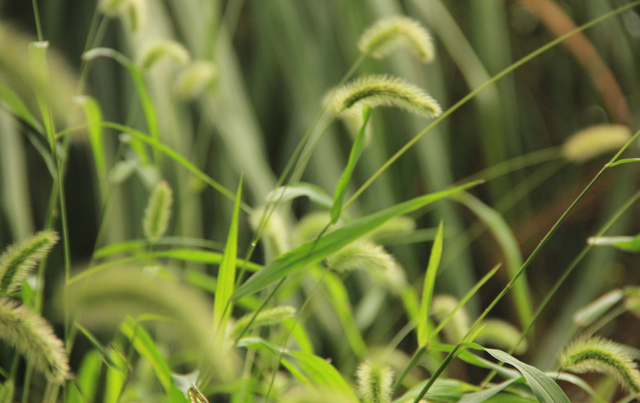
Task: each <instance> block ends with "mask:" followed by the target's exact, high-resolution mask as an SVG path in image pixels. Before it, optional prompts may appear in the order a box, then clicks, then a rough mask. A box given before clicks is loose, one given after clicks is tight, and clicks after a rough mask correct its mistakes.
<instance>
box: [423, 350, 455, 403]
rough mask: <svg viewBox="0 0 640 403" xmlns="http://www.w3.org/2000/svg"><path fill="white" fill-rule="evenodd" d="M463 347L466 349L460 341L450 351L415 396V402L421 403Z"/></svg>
mask: <svg viewBox="0 0 640 403" xmlns="http://www.w3.org/2000/svg"><path fill="white" fill-rule="evenodd" d="M461 349H464V348H463V347H462V346H460V343H458V344H456V346H455V348H454V349H453V350H452V351H451V352H450V353H449V355H447V357H446V358H445V359H444V361H442V363H441V364H440V366H439V367H438V369H436V371H435V372H434V373H433V375H432V376H431V378H429V381H428V382H427V383H426V385H424V387H423V388H422V390H421V391H420V393H419V394H418V396H417V397H416V398H415V400H414V401H413V403H420V400H422V398H423V397H424V395H426V394H427V392H428V391H429V389H431V387H432V386H433V384H434V383H435V382H436V380H437V379H438V377H439V376H440V375H441V374H442V372H444V370H445V368H447V366H449V364H451V361H453V359H454V358H456V357H457V356H458V354H459V352H458V350H460V353H461V352H462V351H463V350H461Z"/></svg>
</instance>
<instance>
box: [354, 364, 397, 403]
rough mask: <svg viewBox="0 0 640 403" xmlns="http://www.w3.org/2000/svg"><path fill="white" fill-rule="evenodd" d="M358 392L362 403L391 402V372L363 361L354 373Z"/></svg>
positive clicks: (389, 369)
mask: <svg viewBox="0 0 640 403" xmlns="http://www.w3.org/2000/svg"><path fill="white" fill-rule="evenodd" d="M356 377H357V379H358V390H359V391H360V396H361V397H362V400H363V402H364V403H389V402H391V395H392V389H391V387H392V385H393V371H392V370H391V368H389V367H387V366H385V365H383V364H381V363H378V362H373V361H365V362H363V363H362V364H360V366H359V367H358V371H357V372H356Z"/></svg>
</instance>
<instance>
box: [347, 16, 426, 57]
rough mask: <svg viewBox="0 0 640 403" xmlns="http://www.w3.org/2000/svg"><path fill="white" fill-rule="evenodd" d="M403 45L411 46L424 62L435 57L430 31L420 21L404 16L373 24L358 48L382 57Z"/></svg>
mask: <svg viewBox="0 0 640 403" xmlns="http://www.w3.org/2000/svg"><path fill="white" fill-rule="evenodd" d="M402 45H404V46H407V47H409V48H410V49H411V50H412V51H413V52H415V53H416V54H417V55H418V57H420V59H422V60H423V61H424V62H431V61H432V60H433V59H434V57H435V48H434V46H433V39H432V38H431V35H430V34H429V31H427V30H426V29H425V28H424V27H423V26H422V25H420V23H419V22H418V21H416V20H413V19H411V18H408V17H402V16H396V17H391V18H387V19H384V20H381V21H378V22H377V23H375V24H374V25H373V26H371V27H370V28H369V29H367V30H366V31H365V32H364V33H363V34H362V36H361V37H360V42H359V43H358V49H360V51H361V52H362V53H364V54H366V55H371V56H373V57H375V58H376V59H380V58H383V57H385V56H387V55H388V54H389V53H390V52H391V51H392V50H393V49H394V48H395V47H397V46H402Z"/></svg>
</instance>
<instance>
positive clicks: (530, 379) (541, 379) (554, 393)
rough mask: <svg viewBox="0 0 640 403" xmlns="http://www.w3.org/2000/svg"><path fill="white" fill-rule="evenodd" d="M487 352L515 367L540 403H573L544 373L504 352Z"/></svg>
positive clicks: (489, 350)
mask: <svg viewBox="0 0 640 403" xmlns="http://www.w3.org/2000/svg"><path fill="white" fill-rule="evenodd" d="M485 351H486V352H487V353H489V354H491V356H492V357H493V358H495V359H497V360H498V361H501V362H504V363H507V364H510V365H512V366H514V367H515V368H516V369H517V370H518V371H519V372H520V373H521V374H522V375H523V376H524V377H525V379H526V380H527V383H528V384H529V387H530V388H531V391H532V392H533V394H534V395H535V396H536V398H538V401H539V402H540V403H571V402H570V401H569V398H568V397H567V395H565V394H564V392H563V391H562V389H560V386H558V384H557V383H555V382H554V381H553V379H551V378H549V376H548V375H546V374H545V373H544V372H542V371H540V370H539V369H537V368H535V367H532V366H531V365H528V364H525V363H523V362H522V361H520V360H518V359H516V358H514V357H512V356H510V355H509V354H507V353H505V352H504V351H500V350H494V349H491V348H487V349H485Z"/></svg>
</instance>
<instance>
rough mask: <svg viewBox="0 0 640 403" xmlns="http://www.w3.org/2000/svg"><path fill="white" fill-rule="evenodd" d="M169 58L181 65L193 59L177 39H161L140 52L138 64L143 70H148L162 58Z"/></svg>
mask: <svg viewBox="0 0 640 403" xmlns="http://www.w3.org/2000/svg"><path fill="white" fill-rule="evenodd" d="M165 57H167V58H169V59H172V60H173V61H175V62H176V63H178V64H180V65H185V64H187V63H188V62H189V61H190V60H191V55H190V54H189V51H188V50H187V49H186V48H185V47H184V46H182V45H181V44H180V43H178V42H176V41H171V40H169V41H161V42H157V43H154V44H152V45H150V46H148V47H146V48H145V49H144V50H143V51H142V52H141V54H140V58H139V62H138V65H139V66H140V68H141V69H142V70H147V69H149V68H151V67H152V66H153V65H155V64H156V63H157V62H158V61H159V60H160V59H162V58H165Z"/></svg>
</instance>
